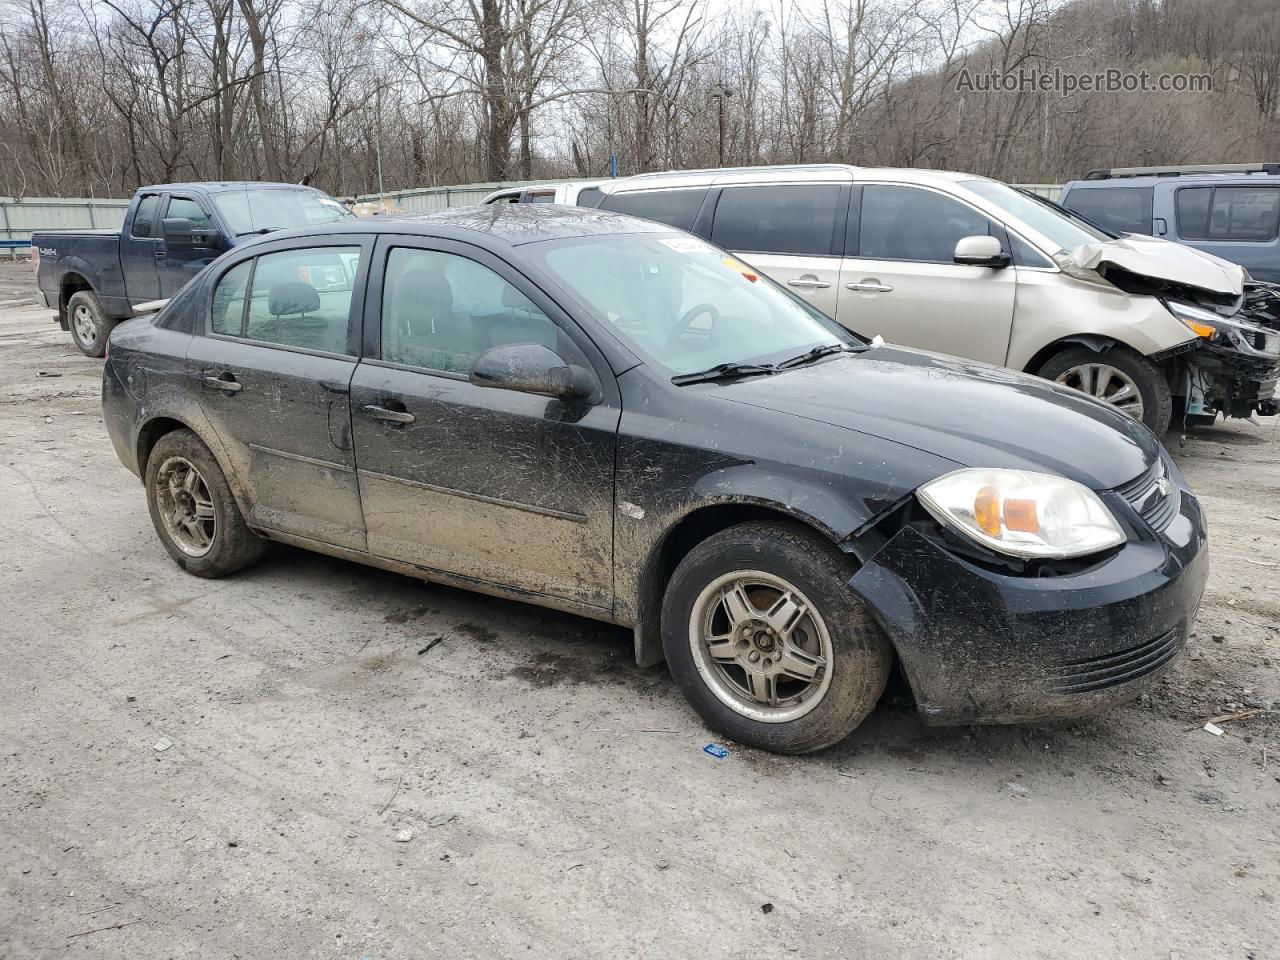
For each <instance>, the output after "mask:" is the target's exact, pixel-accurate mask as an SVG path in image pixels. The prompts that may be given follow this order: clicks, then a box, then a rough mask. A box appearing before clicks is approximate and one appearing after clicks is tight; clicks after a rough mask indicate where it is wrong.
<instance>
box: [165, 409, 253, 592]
mask: <svg viewBox="0 0 1280 960" xmlns="http://www.w3.org/2000/svg"><path fill="white" fill-rule="evenodd" d="M146 491H147V506H148V507H149V508H150V511H151V522H152V524H153V525H154V526H155V528H156V533H157V534H159V535H160V542H161V543H163V544H164V548H165V549H166V550H167V551H169V556H171V557H173V559H174V560H175V561H177V564H178V566H180V567H182V569H183V570H186V571H187V573H190V574H194V575H195V576H197V577H223V576H226V575H227V574H229V573H234V572H235V571H237V570H240V569H242V568H243V567H247V566H248V565H249V564H251V563H253V562H254V561H255V560H257V559H258V558H259V557H260V556H262V552H263V550H264V549H265V548H266V542H265V541H263V540H262V539H261V538H260V537H258V535H257V534H255V533H254V532H253V531H252V530H250V529H249V526H248V524H246V523H245V522H244V517H242V516H241V515H240V507H239V506H238V505H237V504H236V501H235V497H233V496H232V494H231V487H230V486H228V484H227V478H226V477H225V476H223V474H222V468H221V467H219V466H218V461H217V460H215V459H214V458H213V454H212V453H210V452H209V448H208V447H206V446H205V445H204V443H202V442H201V440H200V438H199V437H197V436H196V435H195V434H194V433H192V432H191V431H190V430H175V431H173V433H166V434H165V435H164V436H163V437H161V438H160V439H159V440H158V441H156V445H155V447H154V448H153V449H152V450H151V454H150V455H149V456H148V457H147V468H146Z"/></svg>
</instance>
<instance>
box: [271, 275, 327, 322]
mask: <svg viewBox="0 0 1280 960" xmlns="http://www.w3.org/2000/svg"><path fill="white" fill-rule="evenodd" d="M319 309H320V294H318V293H316V288H315V287H313V286H312V285H311V284H309V283H303V282H302V281H301V280H285V281H284V282H283V283H277V284H274V285H273V286H272V287H271V289H270V290H268V291H267V311H268V312H269V313H270V314H271V315H272V316H273V317H282V316H285V315H287V314H291V313H309V312H311V311H312V310H319Z"/></svg>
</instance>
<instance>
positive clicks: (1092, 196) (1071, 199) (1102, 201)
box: [1062, 187, 1155, 236]
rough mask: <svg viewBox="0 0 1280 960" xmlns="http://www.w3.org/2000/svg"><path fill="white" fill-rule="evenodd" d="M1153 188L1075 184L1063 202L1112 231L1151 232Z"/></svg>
mask: <svg viewBox="0 0 1280 960" xmlns="http://www.w3.org/2000/svg"><path fill="white" fill-rule="evenodd" d="M1154 193H1155V190H1154V188H1152V187H1076V188H1075V189H1074V190H1072V191H1071V192H1069V193H1068V194H1067V196H1066V197H1065V198H1064V200H1063V203H1062V205H1063V206H1064V207H1066V208H1067V209H1068V210H1074V211H1075V212H1076V213H1078V214H1080V216H1082V217H1084V218H1085V219H1086V220H1091V221H1093V222H1094V223H1096V224H1098V226H1100V227H1105V228H1106V229H1108V230H1110V231H1111V232H1112V233H1145V234H1147V235H1148V236H1150V235H1151V198H1152V196H1153V195H1154Z"/></svg>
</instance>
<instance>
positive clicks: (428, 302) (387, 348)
mask: <svg viewBox="0 0 1280 960" xmlns="http://www.w3.org/2000/svg"><path fill="white" fill-rule="evenodd" d="M566 341H567V338H564V337H563V336H562V335H561V334H560V332H559V328H558V327H557V326H556V325H555V323H554V322H553V321H552V320H551V318H550V317H548V316H547V315H546V314H545V313H543V312H542V311H541V310H539V309H538V307H537V306H535V305H534V303H533V302H532V301H531V300H530V299H529V298H528V297H526V296H525V295H524V294H523V293H521V292H520V291H519V290H517V289H516V288H515V287H513V286H512V285H511V284H510V283H508V282H507V281H506V280H504V279H503V278H502V277H500V276H498V274H496V273H494V272H493V271H492V270H490V269H489V268H488V267H486V266H484V265H483V264H480V263H476V261H474V260H469V259H467V258H466V257H460V256H457V255H455V254H452V253H440V252H438V251H435V250H415V249H411V248H406V247H397V248H395V249H393V250H392V251H391V253H390V254H389V255H388V257H387V271H386V279H385V280H384V281H383V288H382V359H383V360H388V361H391V362H392V363H404V364H408V365H410V366H414V367H423V368H425V369H428V370H440V371H443V372H446V373H466V372H467V371H469V370H470V369H471V366H472V364H473V363H475V361H476V358H477V357H479V356H480V354H482V353H484V352H485V351H486V350H488V349H489V348H490V347H498V346H504V345H506V344H511V343H538V344H542V345H543V346H545V347H549V348H551V349H552V350H555V351H557V352H558V353H560V355H561V356H566V351H572V349H573V348H571V347H570V345H569V344H568V343H567V342H566ZM572 359H574V361H575V362H583V363H585V362H586V361H585V360H580V358H579V357H577V356H576V355H574V356H572Z"/></svg>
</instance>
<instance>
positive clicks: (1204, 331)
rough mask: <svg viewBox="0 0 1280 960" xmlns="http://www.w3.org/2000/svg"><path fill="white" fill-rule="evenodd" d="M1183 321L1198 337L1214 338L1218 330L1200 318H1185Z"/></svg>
mask: <svg viewBox="0 0 1280 960" xmlns="http://www.w3.org/2000/svg"><path fill="white" fill-rule="evenodd" d="M1182 322H1183V323H1185V324H1186V325H1187V326H1188V327H1190V328H1191V332H1192V333H1194V334H1195V335H1196V336H1197V337H1204V338H1205V339H1206V340H1212V339H1213V335H1214V334H1215V333H1217V332H1218V331H1217V330H1216V329H1214V328H1213V327H1212V326H1210V325H1209V324H1207V323H1201V322H1200V321H1198V320H1187V319H1185V318H1184V319H1183V321H1182Z"/></svg>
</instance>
